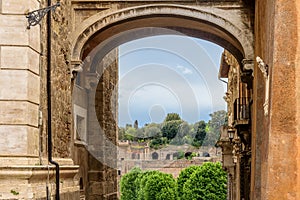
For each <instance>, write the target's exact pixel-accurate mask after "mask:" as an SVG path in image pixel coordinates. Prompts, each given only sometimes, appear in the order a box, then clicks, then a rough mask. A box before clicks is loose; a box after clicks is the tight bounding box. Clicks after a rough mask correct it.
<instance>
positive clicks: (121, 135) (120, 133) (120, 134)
mask: <svg viewBox="0 0 300 200" xmlns="http://www.w3.org/2000/svg"><path fill="white" fill-rule="evenodd" d="M118 140H125V128H123V127H120V128H119V131H118Z"/></svg>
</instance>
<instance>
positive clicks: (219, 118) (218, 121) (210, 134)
mask: <svg viewBox="0 0 300 200" xmlns="http://www.w3.org/2000/svg"><path fill="white" fill-rule="evenodd" d="M209 116H210V120H209V121H208V123H207V137H206V141H205V143H204V145H205V146H215V144H216V142H217V140H218V139H219V137H220V131H221V126H223V125H227V124H228V116H227V112H226V111H225V110H219V111H216V112H213V113H212V114H210V115H209Z"/></svg>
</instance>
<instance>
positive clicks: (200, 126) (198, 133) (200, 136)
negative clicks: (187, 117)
mask: <svg viewBox="0 0 300 200" xmlns="http://www.w3.org/2000/svg"><path fill="white" fill-rule="evenodd" d="M194 131H195V138H194V140H193V142H192V145H193V146H195V147H201V146H202V144H203V141H204V139H205V136H206V123H205V121H203V120H202V121H199V122H197V123H195V125H194Z"/></svg>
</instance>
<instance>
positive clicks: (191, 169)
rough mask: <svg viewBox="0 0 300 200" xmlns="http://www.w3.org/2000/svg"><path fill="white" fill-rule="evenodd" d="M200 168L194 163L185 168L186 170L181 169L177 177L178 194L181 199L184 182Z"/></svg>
mask: <svg viewBox="0 0 300 200" xmlns="http://www.w3.org/2000/svg"><path fill="white" fill-rule="evenodd" d="M199 168H200V166H199V165H192V166H189V167H187V168H185V169H184V170H181V172H180V174H179V176H178V178H177V194H178V198H179V199H182V195H183V186H184V184H185V183H186V181H187V180H189V178H190V177H191V175H192V174H193V173H194V172H195V171H196V170H198V169H199Z"/></svg>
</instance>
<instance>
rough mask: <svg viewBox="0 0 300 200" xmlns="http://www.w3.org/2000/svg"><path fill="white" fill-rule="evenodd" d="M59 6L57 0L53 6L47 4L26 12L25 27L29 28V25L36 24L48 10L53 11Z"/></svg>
mask: <svg viewBox="0 0 300 200" xmlns="http://www.w3.org/2000/svg"><path fill="white" fill-rule="evenodd" d="M58 6H60V2H59V1H58V2H57V3H56V4H54V5H53V6H48V7H46V8H42V9H38V10H34V11H32V12H29V13H27V14H26V18H27V19H28V26H27V28H28V29H30V27H31V26H35V25H38V24H39V23H40V22H41V20H42V19H43V17H44V16H45V15H46V14H47V13H48V12H49V11H55V9H56V8H57V7H58Z"/></svg>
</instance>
